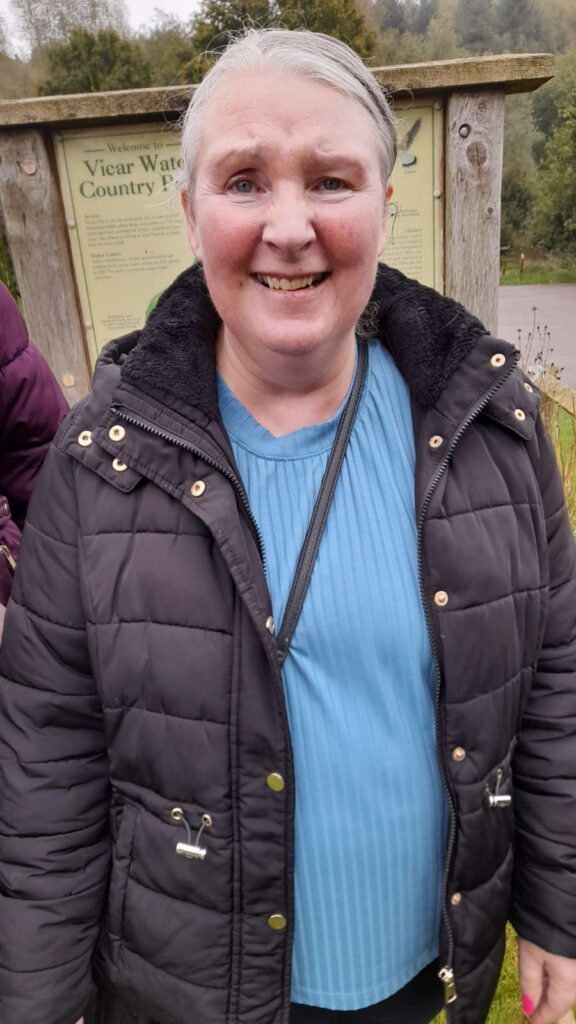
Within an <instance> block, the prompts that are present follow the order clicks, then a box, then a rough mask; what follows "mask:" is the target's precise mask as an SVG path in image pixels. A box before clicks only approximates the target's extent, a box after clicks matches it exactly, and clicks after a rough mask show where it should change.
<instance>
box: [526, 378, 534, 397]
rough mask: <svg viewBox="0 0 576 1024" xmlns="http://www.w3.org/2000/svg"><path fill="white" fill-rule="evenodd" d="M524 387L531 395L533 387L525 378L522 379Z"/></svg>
mask: <svg viewBox="0 0 576 1024" xmlns="http://www.w3.org/2000/svg"><path fill="white" fill-rule="evenodd" d="M524 387H525V388H526V391H527V392H528V394H529V395H532V394H533V393H534V388H533V387H532V385H531V384H529V383H528V381H527V380H525V381H524Z"/></svg>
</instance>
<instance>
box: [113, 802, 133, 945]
mask: <svg viewBox="0 0 576 1024" xmlns="http://www.w3.org/2000/svg"><path fill="white" fill-rule="evenodd" d="M112 813H113V820H112V832H113V835H114V833H115V835H114V841H113V842H114V845H113V850H112V868H111V872H110V886H109V890H108V914H107V919H108V932H109V935H110V939H111V941H112V943H113V944H114V945H115V946H117V949H116V954H115V955H116V956H117V955H118V952H119V949H120V945H121V941H122V933H123V925H124V908H125V904H126V890H127V888H128V879H129V877H130V866H131V864H132V856H133V849H134V836H135V833H136V825H137V822H138V815H139V810H138V808H137V807H136V806H135V805H134V804H131V803H125V802H120V801H119V800H118V798H116V800H115V801H114V803H113V812H112Z"/></svg>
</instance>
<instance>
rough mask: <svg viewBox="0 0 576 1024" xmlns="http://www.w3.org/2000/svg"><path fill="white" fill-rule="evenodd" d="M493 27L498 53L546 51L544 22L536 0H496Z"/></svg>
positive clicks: (546, 41)
mask: <svg viewBox="0 0 576 1024" xmlns="http://www.w3.org/2000/svg"><path fill="white" fill-rule="evenodd" d="M494 25H495V28H496V33H497V38H498V46H499V49H500V52H503V53H505V52H507V51H508V52H515V51H516V52H526V53H534V52H539V51H542V50H543V49H547V45H548V40H546V39H545V21H544V19H543V17H542V10H541V7H540V4H539V2H538V0H496V6H495V9H494Z"/></svg>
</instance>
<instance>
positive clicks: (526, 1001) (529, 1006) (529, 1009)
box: [522, 996, 534, 1016]
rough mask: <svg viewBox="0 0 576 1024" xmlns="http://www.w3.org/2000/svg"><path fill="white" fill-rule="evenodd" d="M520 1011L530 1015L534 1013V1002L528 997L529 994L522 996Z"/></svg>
mask: <svg viewBox="0 0 576 1024" xmlns="http://www.w3.org/2000/svg"><path fill="white" fill-rule="evenodd" d="M522 1012H523V1013H526V1014H527V1015H528V1016H530V1014H531V1013H534V1003H533V1002H532V1000H531V999H530V996H522Z"/></svg>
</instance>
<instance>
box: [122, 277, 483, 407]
mask: <svg viewBox="0 0 576 1024" xmlns="http://www.w3.org/2000/svg"><path fill="white" fill-rule="evenodd" d="M367 315H368V319H369V322H370V334H371V336H372V337H378V338H380V340H381V341H383V342H384V343H385V344H386V345H387V346H388V347H389V349H390V351H391V353H392V355H393V357H394V359H395V361H396V363H397V365H398V368H399V370H400V372H401V373H402V375H403V377H404V378H405V380H406V382H407V384H408V387H409V389H410V392H411V393H412V395H413V397H414V398H415V399H416V401H417V402H419V404H420V405H421V406H423V407H424V408H431V407H432V406H433V405H434V403H435V402H436V401H437V399H438V397H439V396H440V394H441V392H442V391H443V390H444V387H445V386H446V384H447V382H448V380H449V378H450V376H451V375H452V374H453V373H454V371H455V370H456V368H457V367H458V365H459V363H460V362H461V361H462V359H463V358H464V357H465V356H466V355H467V354H468V352H469V351H470V350H471V349H472V348H473V346H474V344H475V342H476V341H477V339H478V338H479V336H480V335H481V334H485V333H486V330H485V328H484V327H483V326H482V324H481V323H480V321H479V320H477V319H476V318H475V317H473V316H472V315H471V314H470V313H467V312H466V310H465V309H464V308H463V307H462V306H460V305H458V303H457V302H454V301H453V300H451V299H446V298H444V297H443V296H441V295H439V294H438V293H437V292H435V291H433V290H432V289H431V288H425V287H424V286H423V285H421V284H419V283H418V282H417V281H413V280H410V279H409V278H407V277H405V276H404V275H403V274H401V273H400V272H399V271H397V270H393V269H391V268H390V267H387V266H385V265H381V266H380V268H379V270H378V274H377V277H376V283H375V286H374V291H373V293H372V298H371V300H370V304H369V306H368V309H367ZM219 324H220V320H219V317H218V314H217V312H216V310H215V309H214V306H213V305H212V301H211V299H210V296H209V294H208V290H207V287H206V284H205V281H204V275H203V273H202V268H201V267H199V266H195V267H191V268H190V269H189V270H186V271H184V273H182V274H180V276H179V277H177V278H176V280H175V281H174V283H173V284H172V285H171V286H170V288H168V289H167V291H165V292H164V294H163V295H162V297H161V298H160V301H159V302H158V305H157V307H156V309H155V310H154V312H153V313H152V314H151V316H150V318H149V320H148V322H147V323H146V326H145V327H144V329H143V331H142V333H141V335H140V338H139V341H138V343H137V344H136V345H135V347H134V348H133V349H132V351H131V352H130V354H129V356H128V358H127V359H126V361H125V363H124V365H123V367H122V378H123V380H124V381H126V382H127V383H128V384H131V385H133V386H134V387H137V388H138V389H139V390H140V391H143V392H144V393H146V394H148V395H150V396H152V397H156V398H160V399H161V400H163V401H164V402H166V401H167V400H168V401H169V399H170V396H173V397H174V398H176V399H177V400H178V401H179V402H183V403H184V404H185V405H186V406H188V407H191V408H195V409H198V410H199V411H200V412H203V413H205V414H206V415H207V416H209V417H210V418H213V417H215V416H216V415H217V410H218V397H217V389H216V379H215V359H214V349H215V346H214V342H215V338H216V333H217V330H218V326H219Z"/></svg>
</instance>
